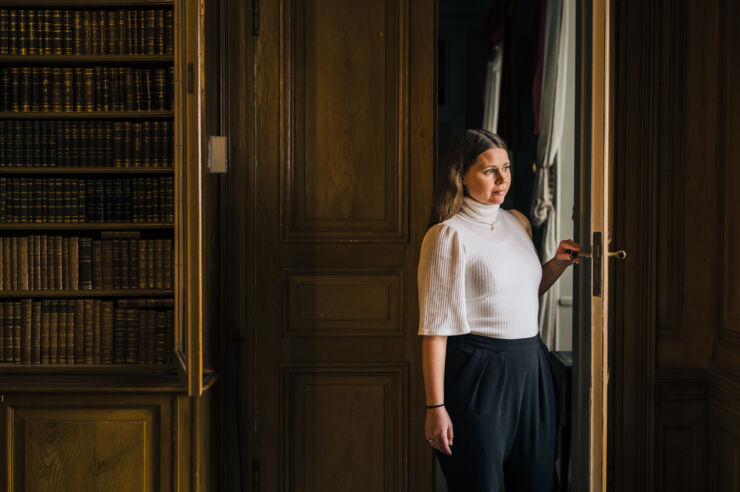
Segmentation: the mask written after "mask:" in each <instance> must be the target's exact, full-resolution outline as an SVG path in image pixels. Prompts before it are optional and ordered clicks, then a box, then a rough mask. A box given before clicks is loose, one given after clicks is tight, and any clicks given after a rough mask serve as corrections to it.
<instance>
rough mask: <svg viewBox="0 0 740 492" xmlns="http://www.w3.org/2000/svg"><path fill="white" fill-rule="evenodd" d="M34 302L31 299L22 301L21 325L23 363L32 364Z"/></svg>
mask: <svg viewBox="0 0 740 492" xmlns="http://www.w3.org/2000/svg"><path fill="white" fill-rule="evenodd" d="M32 306H33V304H32V301H31V299H23V300H21V323H22V329H21V332H22V338H21V348H22V350H21V363H22V364H30V363H31V361H32V359H31V347H32V341H31V333H32V329H31V322H32Z"/></svg>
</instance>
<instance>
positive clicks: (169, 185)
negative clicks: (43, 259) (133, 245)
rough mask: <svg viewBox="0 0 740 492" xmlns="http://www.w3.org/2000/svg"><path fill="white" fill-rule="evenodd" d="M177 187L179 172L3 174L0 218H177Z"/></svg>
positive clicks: (40, 220) (26, 220)
mask: <svg viewBox="0 0 740 492" xmlns="http://www.w3.org/2000/svg"><path fill="white" fill-rule="evenodd" d="M174 187H175V178H174V176H158V177H143V178H119V177H116V178H14V177H13V178H11V177H0V223H6V224H10V223H86V222H135V223H161V222H173V221H174V220H175V217H174V215H175V209H174Z"/></svg>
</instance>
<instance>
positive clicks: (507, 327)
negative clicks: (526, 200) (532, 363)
mask: <svg viewBox="0 0 740 492" xmlns="http://www.w3.org/2000/svg"><path fill="white" fill-rule="evenodd" d="M494 221H495V223H494ZM492 223H494V228H493V230H491V224H492ZM541 279H542V265H541V264H540V260H539V257H538V256H537V250H536V248H535V247H534V243H532V239H531V238H530V237H529V234H528V233H527V231H526V229H525V228H524V226H523V225H522V223H521V222H520V221H519V220H518V219H517V218H516V217H515V216H514V215H513V213H512V212H509V211H507V210H503V209H501V208H500V206H499V205H492V204H486V203H481V202H478V201H476V200H473V199H472V198H469V197H465V199H464V203H463V207H462V210H460V212H458V213H457V214H456V215H454V216H453V217H452V218H450V219H448V220H446V221H444V222H442V223H440V224H436V225H434V226H433V227H431V228H430V229H429V231H427V233H426V235H425V236H424V241H423V243H422V246H421V256H420V258H419V270H418V285H419V311H420V313H419V314H420V316H419V334H420V335H463V334H465V333H473V334H476V335H483V336H488V337H495V338H508V339H514V338H527V337H532V336H535V335H537V333H538V324H537V310H538V308H539V298H538V295H537V294H538V290H539V285H540V280H541Z"/></svg>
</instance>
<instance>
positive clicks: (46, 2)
mask: <svg viewBox="0 0 740 492" xmlns="http://www.w3.org/2000/svg"><path fill="white" fill-rule="evenodd" d="M172 5H174V1H173V0H4V1H0V8H5V7H11V8H12V7H16V8H30V7H34V8H35V7H54V8H62V7H82V8H108V7H157V6H165V7H171V6H172Z"/></svg>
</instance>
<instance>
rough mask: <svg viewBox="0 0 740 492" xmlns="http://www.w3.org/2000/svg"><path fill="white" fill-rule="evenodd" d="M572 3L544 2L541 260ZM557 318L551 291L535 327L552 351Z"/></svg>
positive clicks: (550, 227)
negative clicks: (567, 13)
mask: <svg viewBox="0 0 740 492" xmlns="http://www.w3.org/2000/svg"><path fill="white" fill-rule="evenodd" d="M571 1H573V0H547V7H546V8H547V11H546V17H545V34H544V35H545V39H544V41H545V42H544V52H543V58H542V64H543V66H542V93H541V94H542V98H541V108H540V115H539V137H538V139H537V161H536V172H535V179H534V189H533V197H532V208H531V211H530V215H531V217H532V221H533V224H534V225H535V226H537V227H543V226H544V234H543V238H542V248H541V250H542V255H543V259H549V258H552V257H553V256H554V255H555V252H556V251H557V247H558V242H559V240H558V238H557V234H558V224H557V214H556V213H555V204H554V203H553V189H552V184H551V179H550V173H551V170H552V167H553V166H554V165H555V164H556V162H557V161H558V154H559V151H560V142H561V140H562V135H563V119H564V115H565V94H566V87H565V83H566V74H567V69H568V64H569V63H572V61H571V60H568V53H567V51H568V49H567V48H568V44H567V38H568V30H569V29H571V27H570V26H568V16H567V15H565V13H566V12H567V7H568V5H569V2H571ZM556 317H557V292H556V289H554V288H552V289H550V290H548V291H547V292H546V293H545V294H544V295H543V296H542V297H541V298H540V311H539V326H540V335H541V337H542V341H543V342H545V344H546V345H547V346H548V348H550V349H551V350H554V349H555V321H556Z"/></svg>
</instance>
